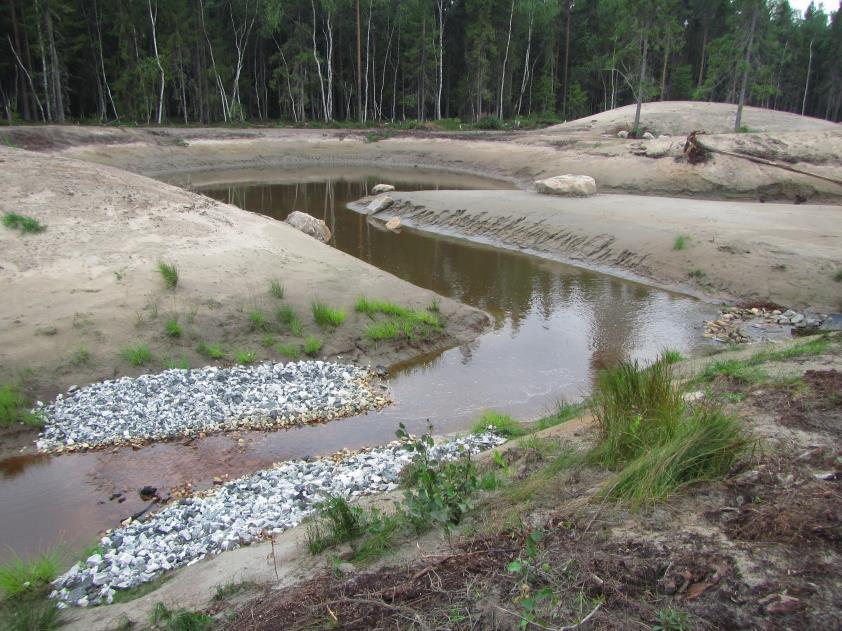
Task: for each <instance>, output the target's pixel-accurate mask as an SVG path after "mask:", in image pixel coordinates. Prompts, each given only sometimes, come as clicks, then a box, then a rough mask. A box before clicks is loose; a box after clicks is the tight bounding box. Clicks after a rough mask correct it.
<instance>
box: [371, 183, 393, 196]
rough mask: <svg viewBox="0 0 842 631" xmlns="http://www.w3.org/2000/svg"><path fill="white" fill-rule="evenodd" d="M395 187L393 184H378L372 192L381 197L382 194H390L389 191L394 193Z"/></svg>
mask: <svg viewBox="0 0 842 631" xmlns="http://www.w3.org/2000/svg"><path fill="white" fill-rule="evenodd" d="M394 190H395V187H394V186H392V185H391V184H377V185H376V186H375V187H374V188H373V189H371V192H372V193H374V194H375V195H379V194H380V193H388V192H389V191H394Z"/></svg>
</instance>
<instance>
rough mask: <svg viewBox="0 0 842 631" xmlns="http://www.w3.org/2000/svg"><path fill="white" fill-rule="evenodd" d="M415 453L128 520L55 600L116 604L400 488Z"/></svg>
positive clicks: (292, 464)
mask: <svg viewBox="0 0 842 631" xmlns="http://www.w3.org/2000/svg"><path fill="white" fill-rule="evenodd" d="M505 440H506V439H505V438H502V437H501V436H499V435H497V434H494V433H493V432H485V433H482V434H471V435H469V436H466V437H464V438H456V439H452V440H448V441H446V442H443V443H439V444H436V445H434V446H432V447H430V448H429V455H430V457H431V458H432V459H434V460H442V459H451V458H455V457H458V456H459V455H462V454H464V453H472V454H474V453H478V452H480V451H483V450H485V449H489V448H491V447H495V446H497V445H500V444H502V443H504V442H505ZM413 455H414V453H413V452H411V451H409V450H407V449H406V447H405V445H404V444H402V443H400V442H393V443H390V444H388V445H385V446H383V447H377V448H374V449H370V450H366V451H362V452H359V453H356V454H350V455H348V454H345V455H343V456H339V455H337V456H333V457H329V458H320V459H317V460H312V459H311V460H293V461H288V462H285V463H282V464H279V465H277V466H275V467H274V468H272V469H265V470H262V471H258V472H257V473H255V474H253V475H250V476H245V477H242V478H239V479H237V480H233V481H231V482H228V483H226V484H225V485H223V486H216V487H214V488H213V489H212V490H210V491H208V492H207V493H206V494H204V495H195V496H192V497H189V498H185V499H182V500H179V501H178V502H176V503H174V504H169V505H167V506H166V507H164V508H162V509H161V510H160V511H158V512H157V513H152V514H150V515H149V516H148V517H146V518H145V519H144V520H143V521H134V520H131V519H127V520H125V521H124V522H123V526H122V527H121V528H117V529H115V530H112V531H110V532H108V533H106V535H105V536H103V537H102V539H101V540H100V542H99V547H100V550H101V551H102V552H101V553H97V554H93V555H91V556H90V557H88V558H87V559H86V560H85V561H84V562H79V563H77V564H75V565H74V566H73V567H71V568H70V569H69V570H68V571H67V572H65V573H64V574H63V575H61V576H60V577H59V578H57V579H56V580H55V581H53V583H52V585H53V588H54V589H53V591H52V593H51V594H50V597H51V598H54V599H56V600H58V606H59V607H60V608H65V607H69V606H78V607H86V606H90V605H100V604H105V603H109V604H110V603H111V602H112V601H113V598H114V593H115V591H116V590H125V589H130V588H132V587H136V586H138V585H140V584H142V583H146V582H148V581H151V580H154V579H155V578H157V577H158V576H160V575H161V574H162V573H163V572H165V571H168V570H171V569H174V568H179V567H184V566H186V565H192V564H193V563H195V562H197V561H198V560H200V559H202V558H204V557H206V556H208V555H216V554H219V553H220V552H222V551H226V550H233V549H235V548H239V547H240V546H243V545H249V544H250V543H252V542H255V541H259V540H261V539H266V538H268V537H271V536H273V535H275V534H277V533H280V532H283V531H284V530H287V529H288V528H292V527H294V526H297V525H298V524H300V523H301V521H302V520H303V519H304V518H305V517H307V516H308V515H311V514H312V513H313V512H315V510H316V507H317V506H318V504H319V503H320V502H322V501H324V500H325V499H326V498H327V497H344V498H346V499H350V498H351V497H359V496H362V495H370V494H373V493H380V492H384V491H391V490H395V489H396V488H398V484H397V482H398V480H399V476H400V472H401V470H402V469H403V468H404V467H405V466H406V465H407V464H409V463H410V462H411V461H412V459H413Z"/></svg>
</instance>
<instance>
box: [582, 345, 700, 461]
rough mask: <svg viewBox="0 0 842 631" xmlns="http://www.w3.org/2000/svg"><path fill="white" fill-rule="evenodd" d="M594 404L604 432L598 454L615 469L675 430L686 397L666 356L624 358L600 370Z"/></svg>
mask: <svg viewBox="0 0 842 631" xmlns="http://www.w3.org/2000/svg"><path fill="white" fill-rule="evenodd" d="M590 409H591V412H592V413H593V416H594V419H595V421H596V425H597V432H598V441H597V445H596V447H594V450H593V452H592V458H593V459H594V460H596V461H597V462H599V463H601V464H603V465H604V466H606V467H608V468H610V469H615V468H618V467H619V466H621V465H623V464H625V463H626V462H628V461H629V460H631V459H633V458H635V457H637V456H638V455H640V454H641V453H642V452H643V451H645V450H646V449H647V448H649V447H650V446H652V445H657V444H661V443H662V442H663V441H664V440H665V439H666V438H668V437H670V436H672V435H673V434H674V433H675V430H676V426H677V424H678V422H679V420H680V418H681V415H682V413H683V410H684V402H683V401H682V398H681V394H680V393H679V392H678V391H677V390H676V389H675V388H674V387H673V384H672V371H671V368H670V367H669V365H668V364H667V363H666V362H663V361H658V362H655V363H654V364H652V365H651V366H649V367H648V368H641V367H639V366H638V365H637V364H636V363H623V364H621V365H619V366H617V367H616V368H611V369H609V370H605V371H603V372H602V373H600V375H599V377H598V382H597V388H596V390H595V392H594V394H593V395H592V396H591V400H590Z"/></svg>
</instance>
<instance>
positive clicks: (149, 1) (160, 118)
mask: <svg viewBox="0 0 842 631" xmlns="http://www.w3.org/2000/svg"><path fill="white" fill-rule="evenodd" d="M147 6H148V7H149V21H150V22H151V23H152V47H153V50H154V51H155V63H157V64H158V71H159V72H160V73H161V90H160V91H159V92H158V116H157V118H158V124H159V125H160V124H161V122H162V121H163V119H164V84H165V82H166V76H165V75H164V67H163V66H162V65H161V57H160V56H159V55H158V35H157V33H156V31H155V19H156V17H157V15H158V4H157V1H156V3H155V13H153V12H152V0H147Z"/></svg>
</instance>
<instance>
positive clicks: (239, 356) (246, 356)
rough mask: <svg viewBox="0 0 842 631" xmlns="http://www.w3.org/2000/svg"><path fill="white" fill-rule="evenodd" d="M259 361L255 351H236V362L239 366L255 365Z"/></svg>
mask: <svg viewBox="0 0 842 631" xmlns="http://www.w3.org/2000/svg"><path fill="white" fill-rule="evenodd" d="M255 359H257V354H256V353H255V352H254V351H234V361H236V362H237V363H238V364H243V365H247V364H253V363H254V360H255Z"/></svg>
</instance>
